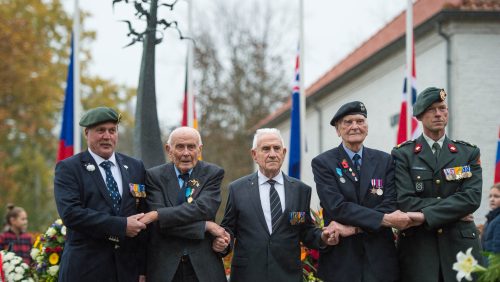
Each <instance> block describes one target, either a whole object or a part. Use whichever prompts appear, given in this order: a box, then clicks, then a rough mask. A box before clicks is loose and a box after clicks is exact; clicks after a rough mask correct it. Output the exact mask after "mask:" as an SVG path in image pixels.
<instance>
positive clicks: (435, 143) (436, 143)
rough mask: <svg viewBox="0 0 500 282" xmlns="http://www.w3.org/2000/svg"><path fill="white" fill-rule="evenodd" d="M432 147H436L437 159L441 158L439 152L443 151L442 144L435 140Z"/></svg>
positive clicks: (435, 154)
mask: <svg viewBox="0 0 500 282" xmlns="http://www.w3.org/2000/svg"><path fill="white" fill-rule="evenodd" d="M432 149H434V156H435V157H436V161H437V160H438V158H439V153H441V146H439V143H438V142H434V144H432Z"/></svg>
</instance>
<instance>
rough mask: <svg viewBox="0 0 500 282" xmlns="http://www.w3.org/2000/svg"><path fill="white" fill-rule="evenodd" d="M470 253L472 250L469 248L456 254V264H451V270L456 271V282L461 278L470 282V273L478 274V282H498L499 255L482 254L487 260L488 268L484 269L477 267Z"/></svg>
mask: <svg viewBox="0 0 500 282" xmlns="http://www.w3.org/2000/svg"><path fill="white" fill-rule="evenodd" d="M471 252H472V248H469V249H467V251H466V252H465V253H463V252H461V251H460V252H458V254H457V262H455V263H454V264H453V270H455V271H457V281H458V282H460V281H462V279H463V278H465V279H466V280H467V281H472V273H477V274H478V276H479V279H478V281H479V282H498V281H500V253H497V254H493V253H489V252H484V253H483V254H484V255H485V256H486V257H487V259H488V267H487V268H485V267H483V266H481V265H479V263H478V262H477V260H476V259H475V258H474V256H472V254H471Z"/></svg>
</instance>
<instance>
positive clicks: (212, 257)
mask: <svg viewBox="0 0 500 282" xmlns="http://www.w3.org/2000/svg"><path fill="white" fill-rule="evenodd" d="M223 178H224V170H223V169H222V168H220V167H218V166H216V165H213V164H210V163H207V162H203V161H198V163H197V164H196V166H195V167H194V168H193V171H192V173H191V176H190V180H197V181H198V183H199V187H194V186H193V187H192V188H195V191H194V192H193V198H194V200H193V202H191V203H187V202H186V203H183V204H181V205H177V196H178V194H179V191H180V189H181V188H180V187H179V181H178V178H177V176H176V174H175V169H174V165H173V164H172V163H168V164H163V165H160V166H157V167H154V168H151V169H148V170H147V173H146V189H147V191H148V196H147V204H148V208H149V210H156V211H158V221H156V222H154V223H153V224H152V226H151V227H149V228H151V229H150V230H149V231H150V232H149V235H150V238H149V242H148V254H147V256H148V260H147V261H148V265H147V279H148V281H154V282H160V281H172V278H173V277H174V274H175V272H176V270H177V267H178V265H179V262H180V258H181V257H182V256H183V255H188V256H189V259H190V261H191V264H192V265H193V268H194V270H195V272H196V276H197V277H198V279H199V280H200V281H207V282H211V281H213V282H220V281H226V276H225V273H224V266H223V265H222V259H221V257H220V256H219V254H217V253H215V252H214V251H213V250H212V240H213V237H212V236H211V235H210V234H209V233H208V232H205V221H214V220H215V214H216V212H217V209H218V208H219V205H220V202H221V197H220V185H221V182H222V179H223Z"/></svg>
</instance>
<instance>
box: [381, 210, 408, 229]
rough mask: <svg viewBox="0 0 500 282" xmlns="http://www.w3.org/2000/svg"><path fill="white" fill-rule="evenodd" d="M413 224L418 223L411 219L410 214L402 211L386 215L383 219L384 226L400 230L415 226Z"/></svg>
mask: <svg viewBox="0 0 500 282" xmlns="http://www.w3.org/2000/svg"><path fill="white" fill-rule="evenodd" d="M413 224H416V222H414V221H413V219H411V218H410V216H409V213H408V214H407V213H404V212H402V211H400V210H397V211H394V212H392V213H388V214H384V217H383V219H382V225H383V226H386V227H394V228H397V229H399V230H403V229H406V228H408V227H411V226H414V225H413Z"/></svg>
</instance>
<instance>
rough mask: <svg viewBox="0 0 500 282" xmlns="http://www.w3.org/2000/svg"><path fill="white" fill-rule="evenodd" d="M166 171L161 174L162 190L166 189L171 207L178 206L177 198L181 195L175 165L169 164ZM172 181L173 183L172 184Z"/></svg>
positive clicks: (165, 192)
mask: <svg viewBox="0 0 500 282" xmlns="http://www.w3.org/2000/svg"><path fill="white" fill-rule="evenodd" d="M164 169H165V171H164V172H163V173H162V174H161V176H160V177H161V178H160V179H161V182H162V184H163V185H162V186H163V187H162V188H163V189H164V194H165V195H166V197H167V199H168V201H169V202H170V206H176V205H177V196H178V195H179V190H180V189H181V187H179V181H177V175H176V174H175V169H174V164H173V163H168V164H167V165H165V167H164ZM170 181H172V182H170Z"/></svg>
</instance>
